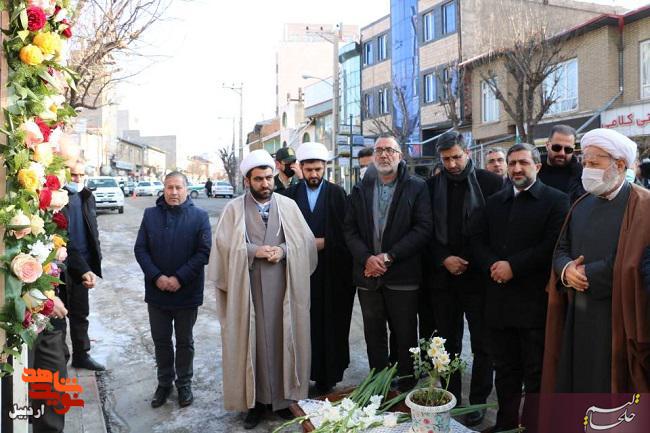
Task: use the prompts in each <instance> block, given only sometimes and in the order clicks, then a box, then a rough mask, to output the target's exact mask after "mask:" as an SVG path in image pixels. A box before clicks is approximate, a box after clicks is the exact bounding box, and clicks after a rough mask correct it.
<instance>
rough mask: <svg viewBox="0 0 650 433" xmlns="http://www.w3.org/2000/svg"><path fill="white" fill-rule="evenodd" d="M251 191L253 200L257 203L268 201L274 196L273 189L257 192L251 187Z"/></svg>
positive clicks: (263, 189)
mask: <svg viewBox="0 0 650 433" xmlns="http://www.w3.org/2000/svg"><path fill="white" fill-rule="evenodd" d="M250 191H251V195H252V196H253V198H254V199H255V200H257V201H263V200H268V199H269V198H271V194H273V190H272V189H271V188H262V189H259V190H257V189H255V188H253V187H252V186H251V187H250Z"/></svg>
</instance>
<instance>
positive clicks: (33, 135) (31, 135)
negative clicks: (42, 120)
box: [20, 120, 44, 149]
mask: <svg viewBox="0 0 650 433" xmlns="http://www.w3.org/2000/svg"><path fill="white" fill-rule="evenodd" d="M20 130H21V131H23V132H24V133H25V146H26V147H27V148H28V149H34V148H35V147H36V145H37V144H40V143H42V142H43V141H44V137H43V132H42V131H41V128H40V127H39V126H38V124H37V123H36V122H34V121H33V120H28V121H27V122H25V123H23V124H22V125H20Z"/></svg>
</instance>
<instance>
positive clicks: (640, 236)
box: [542, 129, 650, 393]
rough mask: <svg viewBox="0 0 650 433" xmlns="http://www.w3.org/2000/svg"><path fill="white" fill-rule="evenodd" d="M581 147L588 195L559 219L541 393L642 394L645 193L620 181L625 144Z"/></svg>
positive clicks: (647, 351)
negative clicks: (563, 219)
mask: <svg viewBox="0 0 650 433" xmlns="http://www.w3.org/2000/svg"><path fill="white" fill-rule="evenodd" d="M581 146H582V151H583V158H582V164H583V167H584V169H583V172H582V183H583V186H584V188H585V190H586V191H587V192H589V193H590V194H588V195H585V196H584V197H583V198H582V199H580V200H578V202H577V204H576V205H575V207H574V208H573V210H572V211H571V213H570V214H569V216H568V217H567V222H566V224H565V226H564V227H563V230H562V232H561V234H560V240H559V241H558V246H557V248H556V250H555V255H554V259H553V267H554V270H555V275H553V276H552V278H551V283H550V284H549V286H548V288H547V290H548V292H549V304H548V305H549V306H548V314H547V323H546V346H545V356H544V368H543V378H542V391H543V392H544V391H545V392H577V393H592V392H595V393H609V392H612V393H627V392H649V391H650V362H648V360H650V320H649V319H650V318H649V317H648V308H649V306H650V298H649V296H648V293H647V292H646V291H645V290H644V288H643V284H642V278H641V277H640V261H641V258H642V254H643V251H644V250H645V248H646V247H647V246H648V245H650V225H649V224H648V221H650V192H648V191H647V190H645V189H644V188H641V187H639V186H637V185H633V184H630V183H629V182H627V181H626V180H625V170H626V168H628V167H631V166H632V164H633V163H634V161H635V159H636V153H637V146H636V144H635V143H634V142H633V141H632V140H630V139H629V138H627V137H625V136H624V135H621V134H619V133H618V132H616V131H612V130H609V129H594V130H592V131H589V132H588V133H587V134H585V135H584V137H583V138H582V141H581ZM557 280H559V282H558V284H557V285H556V284H555V283H556V282H557Z"/></svg>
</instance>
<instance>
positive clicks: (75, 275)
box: [62, 188, 102, 284]
mask: <svg viewBox="0 0 650 433" xmlns="http://www.w3.org/2000/svg"><path fill="white" fill-rule="evenodd" d="M78 194H79V197H80V198H81V212H82V214H83V218H84V226H85V227H86V237H87V241H88V251H89V253H90V260H89V261H86V259H85V258H84V257H83V256H82V255H81V253H80V252H79V250H78V249H77V248H76V246H75V245H74V243H73V242H70V240H68V245H67V249H68V258H67V260H66V262H65V266H66V272H65V274H66V277H67V278H71V279H72V282H74V283H77V284H79V283H81V276H82V275H83V274H85V273H86V272H88V271H93V273H94V274H95V275H97V276H98V277H101V276H102V251H101V247H100V244H99V231H98V230H97V209H96V205H95V196H94V195H93V193H92V192H91V191H90V190H89V189H88V188H84V189H82V190H81V191H79V193H78ZM62 212H63V213H64V214H65V216H66V219H68V220H70V212H69V210H68V207H67V206H66V207H65V208H63V211H62Z"/></svg>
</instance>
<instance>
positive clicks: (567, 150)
mask: <svg viewBox="0 0 650 433" xmlns="http://www.w3.org/2000/svg"><path fill="white" fill-rule="evenodd" d="M562 149H564V153H566V154H567V155H570V154H572V153H573V150H574V149H573V147H571V146H562V145H561V144H552V145H551V150H552V151H553V152H560V151H561V150H562Z"/></svg>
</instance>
